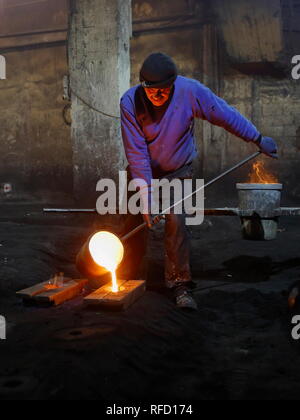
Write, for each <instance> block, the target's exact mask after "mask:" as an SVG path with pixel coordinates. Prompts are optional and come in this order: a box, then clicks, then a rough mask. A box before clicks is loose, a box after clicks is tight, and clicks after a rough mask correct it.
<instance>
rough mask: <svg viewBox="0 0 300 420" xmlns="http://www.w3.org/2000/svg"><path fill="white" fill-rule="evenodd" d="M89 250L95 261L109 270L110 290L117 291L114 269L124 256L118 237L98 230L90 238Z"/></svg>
mask: <svg viewBox="0 0 300 420" xmlns="http://www.w3.org/2000/svg"><path fill="white" fill-rule="evenodd" d="M89 250H90V253H91V256H92V258H93V260H94V261H95V263H96V264H98V265H99V266H101V267H104V268H106V269H107V270H108V271H110V272H111V274H112V291H113V292H114V293H116V292H118V291H119V287H118V283H117V276H116V269H117V267H118V265H119V264H120V262H121V261H122V259H123V256H124V247H123V244H122V242H121V241H120V239H119V238H118V237H117V236H116V235H114V234H112V233H110V232H98V233H96V234H95V235H94V236H93V237H92V239H91V240H90V243H89Z"/></svg>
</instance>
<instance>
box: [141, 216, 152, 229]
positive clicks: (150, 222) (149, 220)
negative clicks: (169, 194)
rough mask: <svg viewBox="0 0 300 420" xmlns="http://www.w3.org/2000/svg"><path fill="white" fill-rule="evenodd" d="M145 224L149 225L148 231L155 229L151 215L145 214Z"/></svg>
mask: <svg viewBox="0 0 300 420" xmlns="http://www.w3.org/2000/svg"><path fill="white" fill-rule="evenodd" d="M143 219H144V222H145V223H147V227H148V229H152V228H153V220H152V216H151V214H143Z"/></svg>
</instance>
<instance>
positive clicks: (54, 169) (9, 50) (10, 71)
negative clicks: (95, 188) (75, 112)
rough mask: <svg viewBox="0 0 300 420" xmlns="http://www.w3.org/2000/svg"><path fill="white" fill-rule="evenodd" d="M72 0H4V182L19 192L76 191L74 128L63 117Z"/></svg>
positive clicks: (0, 134) (0, 6) (0, 50)
mask: <svg viewBox="0 0 300 420" xmlns="http://www.w3.org/2000/svg"><path fill="white" fill-rule="evenodd" d="M67 24H68V0H36V1H35V2H28V1H27V0H18V1H11V0H2V1H1V2H0V35H1V36H0V54H1V55H3V56H4V57H5V59H6V67H7V68H6V77H7V78H6V80H0V109H1V113H0V127H1V130H0V144H1V154H0V184H1V183H3V182H10V183H12V184H13V189H14V191H15V192H16V194H17V195H20V194H25V193H26V194H29V195H38V196H39V197H40V198H45V199H46V198H47V197H50V196H53V195H54V194H56V193H72V189H73V180H72V178H73V177H72V166H73V164H72V146H71V140H70V128H69V126H68V125H66V123H65V122H64V119H63V114H62V113H63V109H64V107H65V106H66V104H67V103H66V102H64V101H63V100H62V95H63V89H62V84H63V76H64V75H65V74H67V73H68V65H67V54H66V35H67Z"/></svg>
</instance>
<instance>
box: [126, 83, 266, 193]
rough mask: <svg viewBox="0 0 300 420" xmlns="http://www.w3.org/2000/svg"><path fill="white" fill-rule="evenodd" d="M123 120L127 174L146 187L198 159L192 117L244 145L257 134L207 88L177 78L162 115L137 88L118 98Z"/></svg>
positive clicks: (257, 135) (237, 113) (240, 116)
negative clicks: (141, 180) (238, 138)
mask: <svg viewBox="0 0 300 420" xmlns="http://www.w3.org/2000/svg"><path fill="white" fill-rule="evenodd" d="M155 108H156V110H155ZM121 118H122V119H121V123H122V136H123V143H124V147H125V152H126V156H127V159H128V162H129V167H130V172H131V175H132V177H133V179H136V178H140V179H143V180H145V181H146V182H147V184H148V185H150V184H151V179H152V178H159V177H162V176H164V175H166V174H168V173H172V172H174V171H176V170H178V169H180V168H181V167H183V166H185V165H187V164H189V163H191V162H192V161H193V159H194V158H195V157H196V155H197V149H196V145H195V139H194V119H195V118H201V119H202V120H207V121H209V122H210V123H212V124H214V125H217V126H220V127H223V128H225V130H227V131H229V132H230V133H232V134H234V135H236V136H237V137H240V138H241V139H243V140H245V141H247V142H250V141H255V140H257V139H258V137H259V135H260V133H259V131H257V129H256V128H255V126H254V125H253V124H252V123H251V122H250V121H249V120H247V119H246V118H245V117H243V116H242V115H241V114H240V113H239V112H238V111H237V110H236V109H235V108H233V107H231V106H229V105H228V104H227V103H226V102H225V101H224V100H223V99H221V98H219V97H218V96H216V95H215V94H214V93H213V92H212V91H211V90H210V89H208V88H207V87H205V86H204V85H203V84H201V83H200V82H198V81H196V80H193V79H189V78H186V77H182V76H178V78H177V79H176V82H175V89H174V93H173V96H172V98H171V99H170V101H169V103H168V104H167V106H166V109H162V112H159V109H158V108H157V107H154V106H153V105H152V104H151V102H150V101H149V100H148V99H147V97H146V95H145V93H144V91H143V88H142V87H141V85H138V86H135V87H133V88H131V89H129V90H128V91H127V92H126V93H125V94H124V96H123V97H122V99H121Z"/></svg>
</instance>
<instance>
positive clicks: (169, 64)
mask: <svg viewBox="0 0 300 420" xmlns="http://www.w3.org/2000/svg"><path fill="white" fill-rule="evenodd" d="M140 81H141V84H139V85H138V86H135V87H133V88H131V89H129V90H128V91H127V92H126V93H125V94H124V96H123V97H122V99H121V105H120V106H121V117H122V120H121V121H122V136H123V143H124V148H125V152H126V156H127V159H128V162H129V170H130V173H131V176H132V178H133V179H142V180H144V181H146V184H147V185H148V188H143V189H141V190H140V196H141V200H142V202H144V203H145V205H146V203H150V202H151V189H150V186H151V180H152V179H162V178H167V179H169V180H172V179H181V180H184V179H187V178H192V176H193V174H192V162H193V160H194V159H195V158H196V156H197V150H196V147H195V140H194V119H195V118H200V119H202V120H207V121H209V122H210V123H212V124H214V125H217V126H220V127H223V128H224V129H225V130H227V131H228V132H230V133H232V134H234V135H236V136H237V137H239V138H241V139H242V140H244V141H246V142H252V143H255V144H256V145H257V146H258V147H259V148H260V150H261V151H262V152H263V153H264V154H266V155H267V156H270V157H272V158H277V145H276V143H275V141H274V140H273V139H271V138H268V137H263V136H262V135H261V134H260V132H259V131H258V130H257V129H256V127H255V126H254V125H253V124H252V123H251V122H250V121H248V120H247V119H246V118H245V117H244V116H243V115H241V114H240V113H239V112H238V111H237V110H236V109H235V108H233V107H231V106H229V105H228V104H227V103H226V102H225V101H224V100H223V99H221V98H219V97H218V96H216V95H215V94H214V93H213V92H212V91H211V90H210V89H208V88H207V87H205V86H204V85H203V84H201V83H200V82H199V81H196V80H193V79H189V78H186V77H182V76H179V75H178V71H177V67H176V65H175V63H174V62H173V60H172V59H171V58H170V57H168V56H167V55H165V54H162V53H154V54H151V55H150V56H149V57H148V58H147V59H146V60H145V62H144V64H143V66H142V68H141V71H140ZM143 217H144V220H145V221H146V222H147V225H148V227H149V228H151V227H152V225H153V221H152V217H151V214H144V215H143ZM165 282H166V286H167V287H168V288H170V289H172V290H173V292H174V298H175V301H176V304H177V306H178V307H180V308H191V309H197V304H196V302H195V301H194V299H193V298H192V296H191V295H190V294H189V285H190V282H191V271H190V240H189V233H188V230H187V228H186V224H185V215H184V214H183V215H180V214H174V212H171V214H167V215H166V226H165Z"/></svg>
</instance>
